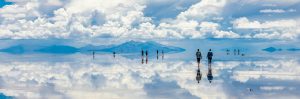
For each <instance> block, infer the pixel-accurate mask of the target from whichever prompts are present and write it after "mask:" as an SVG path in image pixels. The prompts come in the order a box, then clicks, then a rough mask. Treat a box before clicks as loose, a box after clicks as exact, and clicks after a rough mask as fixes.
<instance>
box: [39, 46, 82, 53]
mask: <svg viewBox="0 0 300 99" xmlns="http://www.w3.org/2000/svg"><path fill="white" fill-rule="evenodd" d="M35 51H37V52H41V53H52V54H73V53H76V52H79V49H77V48H75V47H72V46H66V45H52V46H48V47H44V48H42V49H38V50H35Z"/></svg>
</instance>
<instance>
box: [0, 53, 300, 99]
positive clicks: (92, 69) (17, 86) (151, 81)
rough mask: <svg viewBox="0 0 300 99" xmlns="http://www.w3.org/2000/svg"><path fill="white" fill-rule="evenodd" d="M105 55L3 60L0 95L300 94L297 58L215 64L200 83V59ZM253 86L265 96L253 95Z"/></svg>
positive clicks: (54, 98) (131, 98)
mask: <svg viewBox="0 0 300 99" xmlns="http://www.w3.org/2000/svg"><path fill="white" fill-rule="evenodd" d="M103 57H106V56H103ZM103 57H101V56H99V57H96V59H95V60H92V59H78V60H76V61H67V62H46V61H33V62H26V61H9V62H5V63H4V62H3V63H2V64H0V68H1V69H0V81H1V83H0V88H1V89H0V92H2V93H4V94H5V95H9V96H14V97H17V98H43V99H45V98H49V99H66V98H72V99H80V98H84V97H85V98H89V99H93V98H105V99H107V98H123V99H124V98H125V99H137V98H138V99H141V98H144V99H151V98H171V97H173V98H188V99H192V98H203V99H215V98H222V99H232V98H243V97H245V98H253V97H254V98H255V97H256V98H257V97H259V96H266V95H267V93H269V92H273V93H277V92H278V91H280V92H281V90H280V89H285V91H287V92H294V93H286V92H285V93H281V95H285V96H289V97H291V98H293V97H297V96H298V94H296V93H298V92H299V87H296V86H299V84H298V83H299V80H300V78H299V73H300V72H299V71H300V68H299V67H298V66H299V61H297V60H281V61H280V60H279V61H278V60H268V61H215V62H214V63H213V64H212V71H211V72H212V75H213V77H214V79H213V80H212V83H209V81H208V79H207V77H206V76H202V79H201V81H200V83H199V84H198V83H197V81H196V79H195V77H196V74H197V72H196V70H197V64H196V62H194V61H178V60H176V61H161V60H154V59H153V60H150V62H149V63H148V64H141V63H140V60H139V59H127V58H124V57H121V56H120V57H117V58H116V59H115V60H114V59H113V57H110V58H103ZM100 59H103V60H100ZM200 69H201V72H202V74H203V75H207V74H208V72H209V71H208V67H207V64H206V62H203V63H202V64H201V67H200ZM261 82H263V83H261ZM289 82H294V83H289ZM268 83H272V84H268ZM247 88H253V89H254V92H259V93H256V95H253V94H251V93H250V92H248V91H247ZM239 93H242V94H239ZM275 96H276V95H275ZM267 98H269V97H267Z"/></svg>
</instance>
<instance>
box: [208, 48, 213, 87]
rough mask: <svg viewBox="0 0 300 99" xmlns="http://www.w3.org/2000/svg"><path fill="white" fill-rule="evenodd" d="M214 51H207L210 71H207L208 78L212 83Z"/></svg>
mask: <svg viewBox="0 0 300 99" xmlns="http://www.w3.org/2000/svg"><path fill="white" fill-rule="evenodd" d="M212 57H213V52H212V51H211V49H209V52H208V53H207V59H208V73H207V79H208V81H209V83H211V81H212V79H213V75H212V70H211V62H212Z"/></svg>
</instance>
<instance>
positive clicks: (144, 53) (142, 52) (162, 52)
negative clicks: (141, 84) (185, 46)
mask: <svg viewBox="0 0 300 99" xmlns="http://www.w3.org/2000/svg"><path fill="white" fill-rule="evenodd" d="M148 54H149V53H148V50H146V51H144V50H142V51H141V56H142V64H144V59H145V57H146V59H145V60H146V64H147V63H148ZM158 57H159V51H158V50H156V59H157V60H158ZM161 57H162V59H164V51H163V50H162V51H161Z"/></svg>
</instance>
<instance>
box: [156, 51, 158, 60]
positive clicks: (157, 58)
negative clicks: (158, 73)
mask: <svg viewBox="0 0 300 99" xmlns="http://www.w3.org/2000/svg"><path fill="white" fill-rule="evenodd" d="M156 60H158V50H156Z"/></svg>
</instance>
